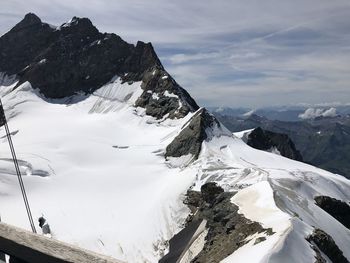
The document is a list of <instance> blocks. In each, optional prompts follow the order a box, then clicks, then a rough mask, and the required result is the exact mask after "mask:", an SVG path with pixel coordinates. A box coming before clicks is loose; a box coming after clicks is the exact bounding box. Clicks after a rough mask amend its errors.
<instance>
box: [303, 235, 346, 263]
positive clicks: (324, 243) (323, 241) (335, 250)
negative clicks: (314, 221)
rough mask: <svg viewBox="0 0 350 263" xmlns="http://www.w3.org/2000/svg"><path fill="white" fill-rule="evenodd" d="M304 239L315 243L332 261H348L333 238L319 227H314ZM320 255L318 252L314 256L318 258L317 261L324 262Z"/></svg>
mask: <svg viewBox="0 0 350 263" xmlns="http://www.w3.org/2000/svg"><path fill="white" fill-rule="evenodd" d="M306 239H307V241H309V242H310V243H311V244H314V245H316V246H317V247H318V248H319V249H320V250H321V251H322V252H323V253H324V254H325V255H326V256H327V257H328V258H329V259H330V260H332V262H337V263H349V261H348V260H347V259H346V258H345V257H344V255H343V252H342V251H341V250H340V249H339V247H338V246H337V244H336V243H335V242H334V240H333V238H332V237H331V236H330V235H328V234H327V233H326V232H324V231H322V230H321V229H315V230H314V232H313V233H312V234H311V235H310V236H309V237H307V238H306ZM320 257H321V256H320V255H319V254H318V256H317V258H316V259H317V260H318V261H317V262H324V261H323V260H322V259H320Z"/></svg>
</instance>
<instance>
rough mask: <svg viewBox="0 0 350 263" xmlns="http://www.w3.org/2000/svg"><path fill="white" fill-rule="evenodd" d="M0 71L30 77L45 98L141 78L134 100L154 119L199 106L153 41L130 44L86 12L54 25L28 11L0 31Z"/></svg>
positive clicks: (179, 114)
mask: <svg viewBox="0 0 350 263" xmlns="http://www.w3.org/2000/svg"><path fill="white" fill-rule="evenodd" d="M0 72H3V73H5V74H7V75H16V76H17V78H18V79H19V83H18V85H20V84H22V83H23V82H25V81H29V82H30V83H31V84H32V86H33V87H34V88H38V89H39V90H40V92H41V93H42V94H43V95H44V96H45V97H46V98H64V97H68V96H72V95H75V94H77V93H85V94H91V93H92V92H93V91H95V90H96V89H98V88H100V87H101V86H102V85H104V84H106V83H108V82H109V81H110V80H111V79H112V78H114V77H115V76H119V77H120V78H121V79H122V81H124V82H129V83H131V82H135V81H142V88H143V89H144V93H143V94H142V96H141V97H140V99H139V100H138V101H137V103H136V106H140V107H144V108H146V114H148V115H151V116H153V117H155V118H157V119H161V118H163V117H164V116H165V115H167V114H168V115H167V116H168V117H169V118H181V117H183V116H185V115H186V114H187V113H188V112H190V111H195V110H197V109H198V105H197V104H196V103H195V101H194V100H193V99H192V98H191V96H190V95H189V94H188V93H187V92H186V91H185V90H184V89H182V88H181V87H180V86H179V85H178V84H177V83H176V82H175V81H174V80H173V79H172V78H171V77H170V76H169V74H168V73H167V72H166V71H165V70H164V68H163V66H162V64H161V62H160V61H159V59H158V57H157V54H156V53H155V51H154V49H153V46H152V44H151V43H144V42H141V41H139V42H137V44H136V46H135V45H132V44H128V43H127V42H125V41H124V40H122V39H121V38H120V37H119V36H118V35H115V34H108V33H100V32H99V31H98V30H97V28H96V27H95V26H94V25H93V24H92V23H91V21H90V20H89V19H87V18H77V17H73V19H71V21H69V22H68V23H65V24H63V25H61V26H60V27H57V28H55V27H52V26H50V25H48V24H46V23H43V22H42V21H41V20H40V18H38V17H37V16H36V15H34V14H27V15H26V16H25V18H24V19H23V20H22V21H21V22H20V23H18V24H17V25H16V26H15V27H14V28H12V29H11V30H10V31H9V32H7V33H6V34H5V35H3V36H2V37H0ZM165 76H167V77H165ZM18 85H17V86H18ZM152 94H154V95H153V96H152Z"/></svg>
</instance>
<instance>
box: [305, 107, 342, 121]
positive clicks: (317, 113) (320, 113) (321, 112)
mask: <svg viewBox="0 0 350 263" xmlns="http://www.w3.org/2000/svg"><path fill="white" fill-rule="evenodd" d="M336 116H337V109H336V108H329V109H315V108H308V109H306V110H305V112H304V113H302V114H300V115H299V118H301V119H303V120H308V119H315V118H317V117H336Z"/></svg>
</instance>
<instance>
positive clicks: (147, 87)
mask: <svg viewBox="0 0 350 263" xmlns="http://www.w3.org/2000/svg"><path fill="white" fill-rule="evenodd" d="M142 89H143V90H144V92H143V93H142V95H141V96H140V97H139V98H138V100H137V101H136V103H135V105H136V106H139V107H143V108H146V114H147V115H150V116H153V117H155V118H157V119H161V118H162V117H163V116H165V115H167V114H168V115H169V117H170V118H171V119H174V118H183V117H185V116H186V115H187V113H189V112H193V111H196V110H197V109H198V108H199V107H198V105H197V104H196V102H195V101H194V100H193V99H192V98H191V96H190V95H189V94H188V93H187V91H186V90H184V89H183V88H181V87H180V86H179V85H178V84H177V83H176V82H175V80H174V79H173V78H172V77H171V76H170V75H169V74H168V73H167V72H166V71H165V70H164V69H163V68H160V67H155V68H152V69H151V70H149V71H148V72H146V73H145V74H144V77H143V79H142Z"/></svg>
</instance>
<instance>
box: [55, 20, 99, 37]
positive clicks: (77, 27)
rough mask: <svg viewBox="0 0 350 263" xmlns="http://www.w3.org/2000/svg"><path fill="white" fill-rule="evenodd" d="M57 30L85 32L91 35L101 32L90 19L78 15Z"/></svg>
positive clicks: (76, 32) (64, 32)
mask: <svg viewBox="0 0 350 263" xmlns="http://www.w3.org/2000/svg"><path fill="white" fill-rule="evenodd" d="M57 31H61V33H63V34H69V33H74V34H85V35H88V36H90V37H93V36H96V35H98V33H99V31H98V29H97V28H96V27H95V26H94V25H93V24H92V22H91V20H90V19H88V18H86V17H83V18H80V17H76V16H74V17H73V18H72V19H71V20H69V21H68V22H66V23H64V24H62V25H61V26H60V27H58V28H57Z"/></svg>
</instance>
